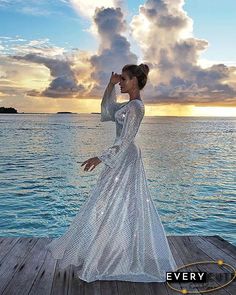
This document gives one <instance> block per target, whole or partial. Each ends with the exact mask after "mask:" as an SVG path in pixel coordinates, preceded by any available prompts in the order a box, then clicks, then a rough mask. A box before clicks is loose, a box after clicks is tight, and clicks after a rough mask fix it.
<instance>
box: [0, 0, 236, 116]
mask: <svg viewBox="0 0 236 295" xmlns="http://www.w3.org/2000/svg"><path fill="white" fill-rule="evenodd" d="M98 5H99V6H98ZM235 11H236V1H235V0H225V1H222V0H215V1H212V0H185V1H184V0H148V1H140V0H127V1H122V0H112V1H109V0H100V1H95V0H86V1H84V0H83V1H81V0H51V1H46V0H40V1H39V0H16V1H11V0H0V107H1V106H4V107H14V108H16V109H17V110H18V112H25V113H26V112H34V113H55V112H58V111H71V112H77V113H90V112H100V102H101V98H102V94H103V92H104V89H105V87H106V85H107V83H108V81H109V77H110V75H111V72H112V71H114V72H117V73H119V72H120V71H121V68H122V67H123V65H124V64H127V63H135V64H139V63H141V62H142V63H147V64H148V65H149V67H150V73H149V80H148V83H147V85H146V87H145V88H144V90H143V91H141V96H142V99H143V101H144V103H145V106H146V112H145V115H146V116H154V115H157V116H233V117H235V116H236V56H235V48H236V37H235V27H236V17H235ZM116 93H117V96H118V100H119V101H126V100H128V96H127V95H120V92H119V87H118V86H117V88H116Z"/></svg>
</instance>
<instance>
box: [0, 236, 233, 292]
mask: <svg viewBox="0 0 236 295" xmlns="http://www.w3.org/2000/svg"><path fill="white" fill-rule="evenodd" d="M167 238H168V241H169V243H170V247H171V250H172V252H173V255H174V258H175V260H176V263H177V265H186V264H188V263H194V262H197V261H212V260H214V261H217V260H218V259H222V260H223V261H224V262H225V263H228V264H229V265H231V266H233V267H234V268H235V267H236V247H235V246H234V245H232V244H230V243H228V242H227V241H225V240H224V239H222V238H221V237H219V236H168V237H167ZM51 240H52V238H10V237H0V294H4V295H18V294H19V295H28V294H30V295H49V294H50V295H54V294H55V295H62V294H63V295H72V294H77V295H80V294H81V295H100V294H101V295H118V294H119V295H174V294H176V295H177V294H181V293H180V292H178V291H175V290H173V289H171V288H170V287H169V286H168V285H167V283H135V282H125V281H95V282H92V283H87V282H85V281H83V280H80V279H79V278H77V277H76V276H75V269H74V266H70V267H68V268H67V269H66V270H64V271H59V270H58V268H57V261H56V260H53V259H52V257H51V255H50V253H49V252H46V251H42V249H43V248H44V246H45V245H46V244H48V243H49V242H50V241H51ZM190 270H193V271H197V270H200V271H206V272H209V273H215V272H220V273H221V274H222V272H223V273H226V272H228V273H229V275H230V273H231V274H232V272H230V270H229V268H228V269H227V268H225V267H224V266H217V265H212V264H205V265H202V266H200V265H199V266H198V268H197V269H196V268H193V267H192V269H190V268H188V269H186V271H190ZM180 271H183V270H180ZM229 280H230V279H229ZM225 283H226V282H225V281H224V282H222V283H221V284H220V283H219V281H218V280H216V281H215V286H219V285H222V284H225ZM171 286H173V287H174V288H177V289H183V288H186V289H188V290H190V289H189V288H188V287H187V285H186V284H182V285H180V284H171ZM211 287H212V285H211ZM202 290H203V289H202V288H200V287H199V285H193V284H192V285H191V291H192V292H193V291H194V292H198V294H209V295H235V294H236V280H234V281H232V282H231V283H230V284H229V285H227V286H225V287H224V288H222V289H218V290H216V291H212V292H210V293H202V292H201V291H202Z"/></svg>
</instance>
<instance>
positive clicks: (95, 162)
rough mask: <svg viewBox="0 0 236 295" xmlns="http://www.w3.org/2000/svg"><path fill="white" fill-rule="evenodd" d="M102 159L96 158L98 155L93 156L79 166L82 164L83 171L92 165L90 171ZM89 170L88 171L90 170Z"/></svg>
mask: <svg viewBox="0 0 236 295" xmlns="http://www.w3.org/2000/svg"><path fill="white" fill-rule="evenodd" d="M101 162H102V161H101V160H99V159H98V157H94V158H90V159H88V160H86V161H84V163H83V164H82V165H81V166H84V165H85V164H86V165H85V167H84V171H89V169H90V167H92V166H94V167H93V168H92V169H91V170H90V171H92V170H93V169H94V168H95V167H96V166H97V165H98V164H99V163H101ZM90 171H89V172H90Z"/></svg>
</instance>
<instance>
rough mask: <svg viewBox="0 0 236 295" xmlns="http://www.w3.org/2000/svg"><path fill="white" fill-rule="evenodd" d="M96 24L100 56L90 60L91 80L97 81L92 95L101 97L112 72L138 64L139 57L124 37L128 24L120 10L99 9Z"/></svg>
mask: <svg viewBox="0 0 236 295" xmlns="http://www.w3.org/2000/svg"><path fill="white" fill-rule="evenodd" d="M94 22H95V24H96V26H97V31H98V33H99V39H100V46H99V51H98V54H96V55H93V56H92V57H91V59H90V62H91V64H92V66H93V69H94V70H93V72H92V74H91V78H92V79H94V80H95V81H96V85H95V87H94V88H93V90H92V91H91V94H93V95H99V94H101V91H103V90H104V87H105V85H106V84H107V83H108V81H109V78H110V75H111V72H112V71H118V72H120V71H121V69H122V67H123V66H124V65H125V64H127V63H135V64H136V63H137V56H136V55H135V54H134V53H132V52H131V51H130V43H129V41H128V40H127V38H126V37H125V36H123V35H122V33H124V32H125V31H126V30H127V24H126V21H125V20H124V18H123V13H122V11H121V9H120V8H97V9H96V11H95V15H94Z"/></svg>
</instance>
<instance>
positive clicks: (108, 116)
mask: <svg viewBox="0 0 236 295" xmlns="http://www.w3.org/2000/svg"><path fill="white" fill-rule="evenodd" d="M116 105H117V97H116V90H115V85H112V84H110V83H109V84H108V85H107V88H106V89H105V92H104V94H103V98H102V102H101V122H104V121H115V112H116V109H117V108H116Z"/></svg>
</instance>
